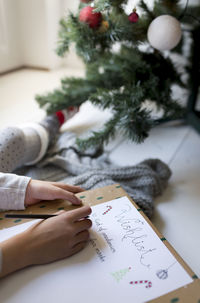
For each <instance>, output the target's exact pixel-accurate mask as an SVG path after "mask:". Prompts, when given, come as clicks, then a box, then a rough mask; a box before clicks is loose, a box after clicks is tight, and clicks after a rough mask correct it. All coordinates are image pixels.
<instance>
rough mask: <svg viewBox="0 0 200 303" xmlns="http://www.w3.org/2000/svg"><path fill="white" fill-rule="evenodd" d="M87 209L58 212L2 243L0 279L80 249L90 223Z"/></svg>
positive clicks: (87, 237)
mask: <svg viewBox="0 0 200 303" xmlns="http://www.w3.org/2000/svg"><path fill="white" fill-rule="evenodd" d="M90 213H91V208H90V207H89V206H83V207H80V208H78V209H75V210H72V211H68V212H64V211H63V212H61V214H60V215H58V216H55V217H53V218H49V219H47V220H43V221H40V222H39V223H36V224H35V225H33V226H31V227H30V228H29V229H27V230H26V231H25V232H23V233H21V234H18V235H17V236H15V237H13V238H10V239H8V240H6V241H4V242H2V243H1V248H2V254H3V267H2V272H1V273H0V277H4V276H6V275H7V274H9V273H11V272H14V271H16V270H19V269H21V268H24V267H27V266H29V265H36V264H45V263H50V262H53V261H56V260H60V259H63V258H66V257H69V256H71V255H73V254H75V253H77V252H79V251H80V250H81V249H83V248H84V247H85V245H86V243H87V241H88V239H89V231H88V229H89V228H90V227H91V226H92V222H91V220H89V219H86V218H85V217H87V216H88V215H90Z"/></svg>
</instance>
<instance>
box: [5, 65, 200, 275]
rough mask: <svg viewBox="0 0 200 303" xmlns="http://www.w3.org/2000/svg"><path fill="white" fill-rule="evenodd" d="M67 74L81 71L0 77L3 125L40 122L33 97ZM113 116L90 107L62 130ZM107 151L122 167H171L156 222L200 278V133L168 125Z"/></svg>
mask: <svg viewBox="0 0 200 303" xmlns="http://www.w3.org/2000/svg"><path fill="white" fill-rule="evenodd" d="M66 75H73V76H80V75H83V72H82V71H79V70H67V69H60V70H57V71H53V72H45V71H35V70H21V71H18V72H14V73H10V74H7V75H5V76H2V77H1V78H0V127H4V126H7V125H10V124H12V125H13V124H20V123H22V122H27V121H30V120H31V121H39V120H40V119H41V118H42V117H43V116H44V112H43V111H42V110H41V109H39V108H38V105H37V103H36V102H35V101H34V95H35V94H38V93H43V92H46V91H50V90H52V88H55V87H58V86H59V82H60V78H62V77H64V76H66ZM109 115H110V113H109V112H106V114H105V113H102V112H100V111H99V110H98V109H96V108H94V107H93V106H92V105H91V104H89V103H86V104H84V105H83V106H82V107H81V110H80V113H79V114H77V115H76V116H75V117H74V118H73V119H72V120H71V121H69V122H68V123H66V124H65V125H64V126H63V129H68V130H73V131H75V132H76V133H78V134H80V133H82V131H83V130H84V131H86V130H88V129H90V128H91V127H92V128H94V127H99V126H100V125H102V124H103V122H104V121H105V119H106V118H108V117H109ZM106 150H107V151H108V152H109V153H110V157H111V159H112V160H113V161H114V162H116V163H118V164H120V165H133V164H137V163H138V162H140V161H142V160H144V159H147V158H159V159H161V160H163V161H164V162H166V163H167V164H168V165H169V166H170V168H171V169H172V172H173V175H172V177H171V179H170V183H169V186H168V188H167V189H166V190H165V192H164V194H163V195H162V196H161V197H159V198H157V200H156V201H155V215H154V218H153V223H154V224H155V226H156V227H157V228H158V230H159V231H160V232H162V233H163V235H164V236H165V237H166V238H167V240H168V241H169V242H170V243H171V245H172V246H173V247H174V248H175V249H176V250H177V252H178V253H179V254H180V255H181V257H182V258H183V259H184V260H185V261H186V262H187V263H188V265H189V266H190V267H191V268H192V270H193V271H194V272H195V273H196V274H197V275H198V276H200V260H199V256H200V236H199V232H200V161H199V154H200V135H199V134H197V133H196V132H195V131H194V130H193V129H192V128H190V127H189V126H184V125H174V126H173V125H171V126H170V125H165V126H162V127H157V128H155V129H153V130H152V131H151V134H150V136H149V138H148V139H147V140H146V141H145V142H144V143H143V144H141V145H136V144H134V143H131V142H127V141H124V140H123V139H122V138H121V137H118V138H116V140H114V141H113V142H111V143H110V144H109V145H108V146H107V148H106Z"/></svg>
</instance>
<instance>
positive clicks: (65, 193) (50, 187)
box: [24, 180, 84, 206]
mask: <svg viewBox="0 0 200 303" xmlns="http://www.w3.org/2000/svg"><path fill="white" fill-rule="evenodd" d="M83 190H84V189H82V188H81V187H78V186H72V185H68V184H64V183H58V182H46V181H38V180H31V181H30V182H29V184H28V186H27V189H26V195H25V201H24V204H25V206H28V205H33V204H36V203H38V202H39V201H41V200H55V199H65V200H69V201H70V202H72V204H75V205H80V204H81V203H82V202H81V200H80V199H79V198H77V197H76V196H75V195H74V193H80V192H82V191H83Z"/></svg>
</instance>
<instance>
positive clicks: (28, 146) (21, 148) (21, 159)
mask: <svg viewBox="0 0 200 303" xmlns="http://www.w3.org/2000/svg"><path fill="white" fill-rule="evenodd" d="M76 112H77V108H75V110H74V114H75V113H76ZM72 116H73V114H72V111H71V110H70V113H69V114H68V112H66V114H65V115H64V114H63V113H62V112H58V113H56V114H55V115H51V116H47V117H46V118H45V119H44V120H43V121H42V122H41V123H32V124H29V125H28V124H27V125H24V126H23V128H22V127H21V128H19V127H7V128H5V129H3V130H1V131H0V172H5V173H8V172H13V171H14V170H15V169H16V168H18V167H21V166H23V165H31V164H35V163H37V162H38V161H39V160H41V159H42V157H43V156H44V155H45V153H46V150H47V148H48V146H49V144H51V142H53V140H54V139H55V136H56V134H57V133H58V130H59V128H60V126H61V125H62V124H63V123H64V122H65V120H66V119H68V118H70V117H72Z"/></svg>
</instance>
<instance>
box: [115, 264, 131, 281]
mask: <svg viewBox="0 0 200 303" xmlns="http://www.w3.org/2000/svg"><path fill="white" fill-rule="evenodd" d="M130 270H131V267H127V268H123V269H120V270H118V271H115V272H113V273H111V275H112V276H113V278H114V279H115V280H116V281H117V282H119V281H120V280H122V279H123V277H124V276H125V275H126V274H127V272H129V271H130Z"/></svg>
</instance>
